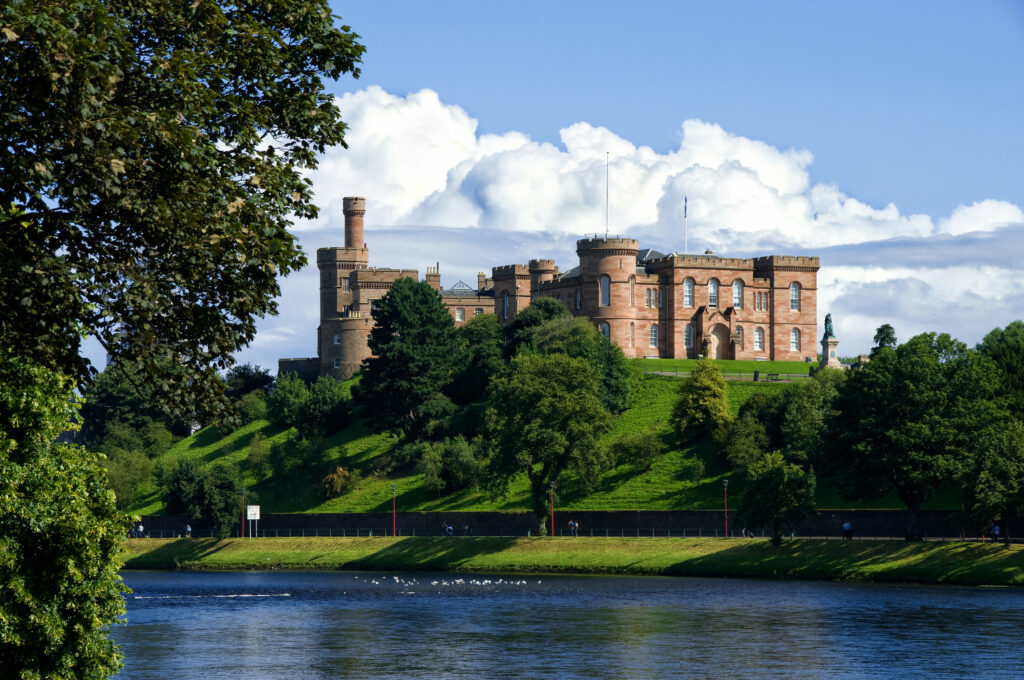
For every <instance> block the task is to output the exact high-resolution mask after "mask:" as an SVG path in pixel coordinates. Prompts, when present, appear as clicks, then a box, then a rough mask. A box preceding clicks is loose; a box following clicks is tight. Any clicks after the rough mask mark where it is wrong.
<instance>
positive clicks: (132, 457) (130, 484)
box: [106, 449, 153, 509]
mask: <svg viewBox="0 0 1024 680" xmlns="http://www.w3.org/2000/svg"><path fill="white" fill-rule="evenodd" d="M106 455H107V462H106V468H107V481H108V482H109V484H110V489H111V490H112V491H113V492H114V495H115V496H116V497H117V507H119V508H121V509H124V508H126V507H127V506H128V504H129V503H131V500H132V498H133V497H134V496H135V492H136V491H138V490H139V488H140V487H141V486H142V485H143V484H145V483H146V482H148V481H149V479H150V478H151V477H152V476H153V461H152V460H150V459H149V458H147V457H146V455H145V454H144V453H142V452H141V451H139V450H136V449H129V450H124V449H119V450H116V451H112V452H110V453H107V454H106Z"/></svg>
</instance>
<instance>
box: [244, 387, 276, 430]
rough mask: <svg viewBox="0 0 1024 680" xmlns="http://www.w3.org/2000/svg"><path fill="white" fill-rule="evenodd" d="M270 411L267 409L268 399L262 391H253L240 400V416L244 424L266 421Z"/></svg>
mask: <svg viewBox="0 0 1024 680" xmlns="http://www.w3.org/2000/svg"><path fill="white" fill-rule="evenodd" d="M269 413H270V411H269V410H268V409H267V398H266V396H265V395H264V393H263V391H262V390H253V391H252V392H248V393H246V394H243V395H242V398H241V399H239V400H238V415H239V417H240V418H241V422H242V424H245V423H251V422H252V421H254V420H266V418H267V416H268V415H269Z"/></svg>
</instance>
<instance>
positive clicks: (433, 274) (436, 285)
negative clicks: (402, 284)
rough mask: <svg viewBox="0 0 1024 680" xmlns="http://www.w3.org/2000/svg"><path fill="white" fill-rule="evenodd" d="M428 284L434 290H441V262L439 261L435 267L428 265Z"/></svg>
mask: <svg viewBox="0 0 1024 680" xmlns="http://www.w3.org/2000/svg"><path fill="white" fill-rule="evenodd" d="M427 285H428V286H430V287H431V288H433V289H434V290H441V263H440V262H438V263H437V264H435V265H434V266H433V267H431V266H430V265H427Z"/></svg>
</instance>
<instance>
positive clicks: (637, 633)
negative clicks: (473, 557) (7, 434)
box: [112, 572, 1024, 680]
mask: <svg viewBox="0 0 1024 680" xmlns="http://www.w3.org/2000/svg"><path fill="white" fill-rule="evenodd" d="M122 575H123V577H124V580H125V582H126V584H127V585H128V586H129V587H131V588H132V589H133V591H134V592H133V593H131V594H128V595H127V604H128V612H127V615H126V621H127V623H126V624H125V625H118V626H114V627H113V629H112V634H113V636H114V638H115V639H116V640H117V641H118V643H119V644H120V645H121V647H122V650H123V651H124V653H125V657H126V658H125V669H124V671H123V672H122V673H121V674H120V675H119V676H117V677H118V678H119V679H131V680H145V679H149V678H153V679H156V678H160V679H167V678H170V679H174V680H192V679H195V680H200V679H202V680H212V679H217V678H232V679H234V678H282V679H284V678H287V679H291V678H295V679H300V678H301V679H303V680H309V679H317V678H396V679H402V680H421V679H426V678H430V679H434V678H452V679H463V678H465V679H471V680H487V679H488V678H745V679H746V678H928V679H929V680H934V679H936V678H1019V677H1024V651H1022V646H1021V644H1020V640H1021V631H1024V590H1020V589H1007V588H959V587H925V586H896V585H871V584H846V583H825V582H802V581H796V582H794V581H758V580H732V579H698V578H651V577H644V578H633V577H596V576H594V577H580V576H536V575H535V576H507V575H506V576H495V575H480V574H477V575H471V574H430V573H427V574H424V573H419V574H409V573H358V572H230V573H180V572H123V574H122Z"/></svg>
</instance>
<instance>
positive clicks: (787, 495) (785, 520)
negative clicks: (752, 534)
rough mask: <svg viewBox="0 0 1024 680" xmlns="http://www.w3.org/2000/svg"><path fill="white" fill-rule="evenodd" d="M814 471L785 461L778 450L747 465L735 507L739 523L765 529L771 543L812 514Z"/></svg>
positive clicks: (776, 542) (777, 540)
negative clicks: (742, 487)
mask: <svg viewBox="0 0 1024 680" xmlns="http://www.w3.org/2000/svg"><path fill="white" fill-rule="evenodd" d="M814 487H815V479H814V472H813V471H807V470H804V468H803V467H801V466H800V465H797V464H795V463H787V462H786V460H785V458H783V456H782V454H781V453H779V452H778V451H773V452H771V453H766V454H764V455H763V456H761V458H760V459H758V460H755V461H754V462H753V463H751V465H750V466H749V467H748V468H747V485H746V489H745V490H744V492H743V497H742V499H741V500H740V507H739V508H738V510H737V513H736V515H737V519H738V520H739V522H740V524H742V525H744V526H746V527H748V528H753V529H761V528H763V529H766V530H767V531H769V532H770V533H771V536H772V543H775V544H776V545H778V544H779V543H781V542H782V533H783V532H784V531H786V530H788V529H791V528H793V527H795V526H796V525H797V524H799V523H800V521H801V520H804V519H806V518H807V517H810V516H811V515H813V514H814Z"/></svg>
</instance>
